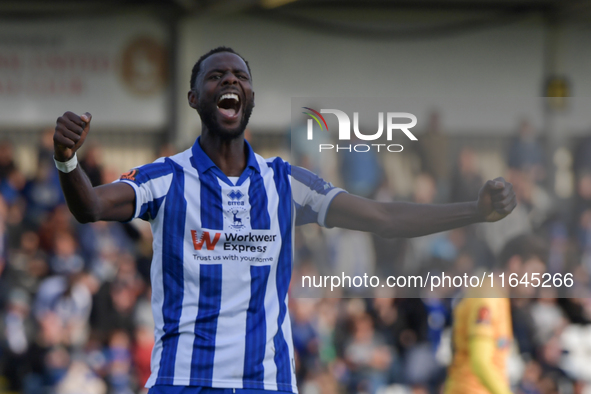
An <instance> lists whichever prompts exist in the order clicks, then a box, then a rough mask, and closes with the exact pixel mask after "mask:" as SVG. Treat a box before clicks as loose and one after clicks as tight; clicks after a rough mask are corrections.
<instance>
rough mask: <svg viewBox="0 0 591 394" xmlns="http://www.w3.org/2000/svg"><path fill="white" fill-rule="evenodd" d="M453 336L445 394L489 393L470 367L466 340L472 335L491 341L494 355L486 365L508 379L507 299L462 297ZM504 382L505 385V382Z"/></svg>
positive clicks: (508, 324)
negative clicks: (451, 358)
mask: <svg viewBox="0 0 591 394" xmlns="http://www.w3.org/2000/svg"><path fill="white" fill-rule="evenodd" d="M452 335H453V336H452V346H453V351H454V353H453V361H452V364H451V366H450V367H449V370H448V378H447V381H446V384H445V391H444V393H445V394H490V391H488V390H487V389H486V388H485V386H484V385H483V384H482V383H481V381H480V379H479V378H478V376H476V374H475V373H474V372H473V370H472V367H471V360H470V357H471V355H470V348H469V343H470V339H471V338H474V337H481V338H485V339H490V340H491V341H494V344H495V346H494V352H493V356H492V359H491V360H490V364H489V363H488V361H487V365H490V368H494V369H496V371H495V372H496V373H497V375H498V376H501V377H502V378H503V379H507V377H506V376H507V374H506V363H507V357H508V355H509V351H510V347H511V343H512V341H513V332H512V326H511V309H510V303H509V299H508V298H464V299H463V300H461V301H460V302H459V303H458V305H457V306H456V308H455V310H454V320H453V334H452ZM475 357H477V355H475ZM505 384H506V385H507V386H508V385H509V383H508V381H506V382H505Z"/></svg>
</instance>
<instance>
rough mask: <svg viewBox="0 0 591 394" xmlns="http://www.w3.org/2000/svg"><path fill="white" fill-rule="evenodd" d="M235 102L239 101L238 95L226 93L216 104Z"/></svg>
mask: <svg viewBox="0 0 591 394" xmlns="http://www.w3.org/2000/svg"><path fill="white" fill-rule="evenodd" d="M226 99H229V100H236V101H240V98H238V95H237V94H236V93H226V94H224V95H222V97H220V99H219V100H218V103H219V102H220V101H222V100H226Z"/></svg>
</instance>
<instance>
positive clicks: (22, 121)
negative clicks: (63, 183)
mask: <svg viewBox="0 0 591 394" xmlns="http://www.w3.org/2000/svg"><path fill="white" fill-rule="evenodd" d="M167 42H168V40H167V31H166V28H165V26H164V25H163V24H162V23H160V22H158V21H157V20H154V19H150V18H147V17H134V16H126V17H109V18H107V17H105V18H87V17H81V18H78V19H65V20H51V21H49V20H38V21H7V20H4V21H2V22H1V23H0V127H1V128H8V127H16V128H26V127H45V126H51V125H53V124H54V123H55V119H56V118H57V117H58V116H60V115H61V114H62V113H64V112H65V111H68V110H69V111H73V112H76V113H84V112H86V111H88V112H90V113H91V114H92V115H93V125H94V126H95V129H97V130H101V129H106V128H112V127H116V128H118V129H125V128H133V129H136V130H137V129H139V128H142V129H146V130H156V129H158V128H162V127H164V125H165V123H166V119H167V116H166V114H167V99H168V95H167V91H168V87H169V57H168V49H167Z"/></svg>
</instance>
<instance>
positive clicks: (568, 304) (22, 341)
mask: <svg viewBox="0 0 591 394" xmlns="http://www.w3.org/2000/svg"><path fill="white" fill-rule="evenodd" d="M440 128H441V126H440V120H439V118H438V116H437V115H436V114H434V115H433V117H432V120H431V124H430V126H429V128H428V130H425V131H424V133H422V134H421V135H420V136H419V141H418V143H417V144H416V146H414V147H413V148H412V150H409V151H408V152H407V151H405V153H406V154H405V155H404V156H401V155H400V154H390V155H388V157H383V155H379V156H378V155H374V154H372V153H371V152H368V153H354V152H351V153H347V152H345V153H343V154H341V153H339V154H338V156H337V155H335V156H334V157H330V156H327V157H321V158H318V157H314V156H313V155H307V154H306V152H298V151H297V149H294V152H292V153H293V157H292V160H293V162H294V163H296V164H300V165H302V166H305V167H308V168H310V169H311V170H313V171H315V172H317V173H319V174H320V175H321V176H324V177H325V178H326V179H327V180H331V181H333V180H334V182H335V183H337V184H339V185H341V186H343V187H344V188H345V189H347V190H348V191H349V192H351V193H355V194H358V195H362V196H365V197H369V198H375V199H378V200H381V201H396V200H405V201H415V202H420V203H444V202H460V201H470V200H475V199H476V198H477V195H478V191H479V189H480V187H481V186H482V184H483V182H484V181H485V179H486V178H487V176H488V174H489V173H490V172H491V170H490V166H492V167H494V168H493V169H495V170H496V169H499V170H500V171H502V175H504V176H505V177H506V178H507V180H509V181H510V182H512V183H513V185H514V188H515V191H516V193H517V196H518V199H519V205H518V207H517V208H516V210H515V211H514V212H513V214H512V215H510V216H509V217H508V218H507V219H506V220H503V221H501V222H498V223H495V224H490V225H475V226H470V227H467V228H462V229H458V230H453V231H449V232H445V233H442V234H436V235H432V236H427V237H421V238H415V239H391V240H387V239H382V238H379V237H375V236H371V235H367V234H362V233H354V232H347V231H342V230H338V229H331V230H325V229H321V228H319V227H318V226H314V225H306V226H303V227H299V228H298V230H297V232H296V237H295V240H296V241H295V242H296V244H295V254H296V263H295V267H294V270H295V274H296V276H297V274H300V275H301V274H302V273H303V272H306V273H308V274H314V273H320V274H322V273H328V272H340V271H345V272H350V273H351V275H355V274H358V273H360V274H363V273H367V274H369V275H378V276H380V277H385V276H388V275H394V274H405V273H416V272H425V271H426V270H439V271H446V272H450V273H454V272H456V273H459V272H470V271H471V270H472V269H474V267H476V266H480V267H486V268H492V267H494V265H495V260H496V258H497V256H498V253H499V252H500V250H501V249H502V247H503V246H504V244H505V243H506V242H507V241H508V240H509V239H511V238H512V237H514V236H516V235H519V234H526V233H531V234H536V235H537V236H539V237H541V238H542V239H544V241H545V243H546V245H547V248H548V250H547V252H548V253H547V259H546V260H547V261H546V264H547V271H548V272H553V273H557V272H560V273H565V272H573V273H574V274H575V278H576V279H575V285H574V286H573V287H572V288H570V289H569V290H568V292H567V293H565V294H562V293H559V292H556V291H553V290H552V289H550V290H549V291H546V292H543V293H540V294H537V295H536V297H535V298H516V299H513V300H512V301H511V305H512V320H513V329H514V336H515V343H514V351H513V355H512V356H511V360H510V363H509V365H510V368H509V369H510V371H509V372H510V376H511V381H512V383H513V385H514V387H515V392H516V393H520V394H551V393H562V394H567V393H573V394H583V393H591V386H590V384H591V328H590V327H591V325H588V323H589V322H590V321H591V301H589V300H591V297H590V294H589V292H590V291H591V285H590V282H589V273H590V272H591V140H582V141H578V142H577V144H576V146H577V149H574V150H572V151H571V152H572V158H573V161H572V174H573V185H572V186H573V195H572V197H570V198H569V199H564V198H556V197H555V193H554V191H553V190H552V188H553V185H554V183H552V182H551V177H552V171H551V169H552V160H551V158H549V157H548V153H547V149H546V147H545V146H544V145H543V143H542V140H541V139H540V136H539V133H538V132H536V131H535V130H533V128H532V127H531V126H530V125H529V124H528V123H527V122H526V121H524V122H522V124H520V125H519V126H518V127H516V128H517V129H518V131H517V132H516V134H515V136H514V138H512V139H511V140H509V139H507V140H506V141H503V146H504V148H503V151H500V152H499V151H494V152H489V151H486V149H484V148H479V149H474V148H471V147H470V146H468V145H466V146H462V144H461V143H460V144H459V145H458V144H457V143H456V145H458V146H459V148H458V152H457V154H455V153H450V152H452V150H451V148H450V146H451V145H452V141H451V139H450V137H449V136H447V135H446V134H445V133H442V132H441V130H440ZM51 136H52V132H51V131H47V132H44V133H42V134H41V138H40V141H39V148H38V154H37V162H38V165H37V169H36V173H35V174H34V176H32V177H26V176H25V175H24V174H23V172H22V170H21V169H20V168H19V166H18V165H17V164H16V160H15V147H14V146H13V145H12V144H11V143H9V142H7V141H4V142H0V392H14V393H26V394H29V393H31V394H37V393H39V394H44V393H56V394H69V393H79V392H80V388H81V387H84V390H83V391H84V392H85V393H88V394H94V393H96V394H106V393H113V394H123V393H141V392H145V391H146V390H145V389H143V385H144V383H145V381H146V380H147V378H148V376H149V372H150V365H149V364H150V353H151V349H152V346H153V343H154V338H153V321H152V314H151V309H150V275H149V270H150V260H151V242H152V239H151V232H150V228H149V225H147V224H146V223H144V222H141V221H133V222H131V223H105V222H99V223H92V224H84V225H81V224H78V223H76V222H75V220H73V218H72V216H71V214H70V213H69V211H68V209H67V208H66V206H65V202H64V197H63V195H62V193H61V190H60V186H59V179H58V174H57V170H56V169H55V166H54V163H53V141H52V138H51ZM252 139H253V145H254V147H255V150H257V149H256V147H257V140H256V135H254V136H253V137H252ZM456 142H457V141H456ZM572 143H573V144H574V142H572ZM401 157H403V158H404V159H403V160H401ZM490 157H493V158H494V157H497V159H498V160H497V161H496V162H495V161H494V160H493V159H490V160H488V161H486V160H484V159H483V158H490ZM392 160H395V161H392ZM495 163H496V164H495ZM80 164H81V166H82V167H83V168H84V170H85V171H86V173H87V174H88V176H89V178H90V180H91V182H92V183H93V185H100V184H104V183H108V182H111V181H113V180H114V176H113V171H112V170H110V169H109V168H107V166H106V164H105V163H103V162H102V160H101V148H100V146H97V145H94V146H89V147H88V148H87V149H86V150H85V151H84V152H83V154H82V155H81V160H80ZM495 166H496V167H495ZM396 291H398V289H396ZM396 291H395V290H394V289H388V290H387V291H385V292H384V293H383V294H378V295H377V297H376V298H362V297H360V296H359V295H356V294H354V293H353V294H341V295H342V296H346V298H345V297H338V298H337V297H325V296H326V294H322V293H320V294H303V295H302V294H297V291H296V290H293V294H292V297H291V300H290V313H291V316H292V325H293V338H294V347H295V350H296V356H297V357H296V371H297V375H298V382H299V387H300V392H301V393H303V394H316V393H318V394H321V393H322V394H325V393H326V394H333V393H368V394H374V393H382V394H387V393H390V394H411V393H412V394H423V393H433V394H434V393H439V392H440V390H441V386H442V383H443V381H444V380H445V376H446V366H447V365H448V364H449V362H450V360H451V344H450V334H449V329H450V326H451V324H452V323H453V321H452V320H453V319H452V310H453V305H454V303H455V302H456V300H457V299H458V297H461V294H457V292H454V291H453V290H452V289H446V290H444V291H443V292H442V293H441V294H438V296H437V297H434V296H433V295H431V296H430V297H422V298H420V297H414V298H405V297H404V296H405V294H404V293H397V292H396ZM303 296H306V297H307V298H304V297H303Z"/></svg>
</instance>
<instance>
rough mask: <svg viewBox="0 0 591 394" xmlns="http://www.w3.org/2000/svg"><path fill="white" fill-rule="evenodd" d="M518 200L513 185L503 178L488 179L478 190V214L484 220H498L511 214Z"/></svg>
mask: <svg viewBox="0 0 591 394" xmlns="http://www.w3.org/2000/svg"><path fill="white" fill-rule="evenodd" d="M516 205H517V200H516V198H515V192H514V191H513V185H511V184H510V183H509V182H506V181H505V180H504V179H503V178H495V179H493V180H492V181H487V182H486V183H485V184H484V186H482V188H481V189H480V191H479V192H478V202H477V206H478V215H479V217H480V220H482V221H484V222H496V221H498V220H501V219H502V218H504V217H505V216H507V215H509V214H510V213H511V212H512V211H513V209H514V208H515V206H516Z"/></svg>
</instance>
